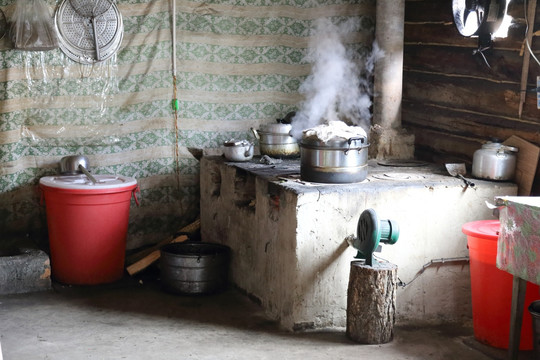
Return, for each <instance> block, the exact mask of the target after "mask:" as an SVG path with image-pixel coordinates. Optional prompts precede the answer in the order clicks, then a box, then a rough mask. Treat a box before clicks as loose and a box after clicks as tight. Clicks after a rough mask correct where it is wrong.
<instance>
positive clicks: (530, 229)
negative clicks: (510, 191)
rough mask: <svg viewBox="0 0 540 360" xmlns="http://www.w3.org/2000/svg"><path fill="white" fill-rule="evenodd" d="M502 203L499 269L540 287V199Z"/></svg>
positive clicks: (509, 199)
mask: <svg viewBox="0 0 540 360" xmlns="http://www.w3.org/2000/svg"><path fill="white" fill-rule="evenodd" d="M500 200H502V204H503V205H504V207H503V208H501V211H500V221H501V230H500V233H499V242H498V248H497V267H498V268H499V269H501V270H504V271H507V272H509V273H510V274H512V275H515V276H518V277H520V278H522V279H524V280H527V281H530V282H532V283H535V284H539V285H540V197H509V198H501V199H500Z"/></svg>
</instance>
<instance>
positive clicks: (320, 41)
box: [292, 19, 382, 139]
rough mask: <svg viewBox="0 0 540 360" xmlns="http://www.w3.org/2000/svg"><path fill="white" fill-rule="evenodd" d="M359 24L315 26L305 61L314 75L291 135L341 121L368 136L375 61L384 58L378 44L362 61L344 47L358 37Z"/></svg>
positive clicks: (304, 91)
mask: <svg viewBox="0 0 540 360" xmlns="http://www.w3.org/2000/svg"><path fill="white" fill-rule="evenodd" d="M358 30H359V20H358V19H351V20H349V21H345V22H343V23H341V24H338V25H336V24H333V23H332V22H331V21H330V20H329V19H318V20H317V21H316V22H315V28H314V30H313V36H312V38H311V41H310V42H309V49H308V53H307V56H306V60H307V61H308V62H310V63H312V69H311V74H310V75H309V76H308V77H307V78H306V80H305V81H304V82H303V83H302V85H301V86H300V89H299V91H300V93H301V94H302V95H304V102H302V103H301V104H300V109H299V110H298V111H297V113H296V116H295V117H294V119H293V122H292V124H293V130H292V135H293V136H294V137H295V138H297V139H299V138H301V136H302V131H303V130H304V129H308V128H310V127H314V126H317V125H319V124H323V123H326V122H328V121H335V120H342V121H345V122H347V123H349V124H350V125H355V126H361V127H362V128H364V129H365V130H366V132H367V130H368V129H369V126H370V122H371V112H370V107H371V94H372V86H371V81H370V78H371V75H372V73H373V68H374V63H375V61H376V60H377V59H378V58H379V57H381V56H382V50H380V49H379V48H378V46H377V44H374V45H373V50H372V52H371V53H370V54H369V55H368V56H366V57H362V56H361V55H360V54H358V53H357V52H355V51H353V50H352V49H348V48H347V47H346V45H345V41H346V40H347V38H349V37H351V35H353V34H355V33H357V32H358Z"/></svg>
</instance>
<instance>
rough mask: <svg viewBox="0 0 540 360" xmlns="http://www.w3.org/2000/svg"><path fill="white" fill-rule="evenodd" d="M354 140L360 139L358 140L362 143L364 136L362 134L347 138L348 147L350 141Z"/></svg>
mask: <svg viewBox="0 0 540 360" xmlns="http://www.w3.org/2000/svg"><path fill="white" fill-rule="evenodd" d="M356 140H360V142H361V143H362V144H363V143H364V140H365V138H364V137H362V136H359V137H352V138H349V140H347V144H349V147H351V144H352V142H353V141H356Z"/></svg>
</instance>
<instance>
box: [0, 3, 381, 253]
mask: <svg viewBox="0 0 540 360" xmlns="http://www.w3.org/2000/svg"><path fill="white" fill-rule="evenodd" d="M58 3H59V2H58ZM13 4H14V3H13V0H3V1H0V7H1V8H2V10H3V11H4V12H5V13H6V14H7V15H8V17H9V15H10V13H11V12H12V11H13ZM48 4H49V5H50V6H51V8H54V7H55V6H56V4H57V3H55V2H53V1H52V0H49V1H48ZM117 5H118V8H119V10H120V12H121V14H122V16H123V21H124V31H125V32H124V39H123V42H122V46H121V48H120V50H119V51H118V53H117V55H115V56H114V57H113V58H111V59H109V60H107V61H105V62H102V63H99V64H96V65H94V66H88V65H80V64H78V63H75V62H73V61H72V60H70V59H68V58H67V57H66V56H64V54H63V53H62V52H61V51H60V50H59V49H57V50H52V51H48V52H27V51H20V50H13V49H12V48H11V45H10V42H9V41H8V39H7V37H4V38H3V39H2V40H1V41H0V54H1V63H0V88H1V91H0V231H1V234H4V235H6V234H12V233H18V232H22V233H30V234H44V233H45V229H46V223H45V208H44V206H43V205H40V196H39V191H38V189H37V182H38V180H39V178H40V177H42V176H44V175H50V174H54V173H55V172H56V170H57V163H58V161H59V160H60V158H61V157H63V156H67V155H73V154H84V155H86V156H88V157H89V159H90V164H91V167H92V170H93V172H94V173H96V174H120V175H125V176H131V177H135V178H136V179H137V180H138V182H139V184H140V187H141V205H140V207H137V206H135V204H133V205H132V207H131V215H130V227H129V236H128V248H136V247H139V246H142V245H144V244H147V243H152V242H155V241H158V240H161V239H163V238H164V237H165V236H168V235H169V234H170V233H171V232H174V230H175V229H178V228H179V227H180V226H182V225H185V224H187V223H190V222H191V221H193V220H194V219H195V218H196V217H197V216H198V213H199V164H198V161H197V159H195V157H194V156H193V155H192V154H191V152H190V151H189V149H190V148H198V149H203V148H219V146H220V145H221V144H222V143H223V142H224V141H226V140H228V139H229V138H233V137H234V138H251V134H250V132H249V128H250V127H258V126H259V125H260V124H261V123H267V122H271V121H274V119H275V118H277V117H280V116H283V115H285V114H286V113H287V112H289V111H291V110H296V109H297V105H298V103H299V102H300V101H301V100H302V99H301V97H300V95H299V93H298V88H299V86H300V84H301V83H302V81H303V80H304V79H305V77H306V76H307V75H308V74H309V72H310V65H309V64H308V63H306V61H305V60H304V56H305V54H306V48H307V45H308V40H309V38H310V29H311V28H312V24H313V21H314V20H315V19H317V18H320V17H331V18H332V19H333V21H336V22H339V21H341V20H344V19H346V18H350V17H358V18H359V19H360V23H361V28H362V29H361V31H360V32H358V34H356V36H355V38H354V39H353V40H352V45H351V46H353V47H356V48H357V50H358V51H365V50H366V49H368V48H369V47H370V46H371V42H372V38H373V28H374V11H375V10H374V8H375V0H330V1H323V0H236V1H233V0H224V1H220V0H210V1H185V0H177V3H176V6H177V14H176V16H177V20H176V27H177V29H176V47H177V48H176V60H177V98H178V100H179V111H178V133H176V131H175V118H174V112H173V110H172V107H171V100H172V99H173V97H174V94H173V89H174V87H173V78H172V31H171V28H172V26H171V24H172V23H171V18H172V17H171V11H170V8H171V2H170V0H169V1H168V0H156V1H150V0H146V1H145V0H140V1H138V0H118V1H117ZM176 134H177V135H178V136H176ZM176 146H177V147H178V151H179V159H178V162H179V168H178V172H177V170H176V166H175V148H176ZM201 211H204V209H201Z"/></svg>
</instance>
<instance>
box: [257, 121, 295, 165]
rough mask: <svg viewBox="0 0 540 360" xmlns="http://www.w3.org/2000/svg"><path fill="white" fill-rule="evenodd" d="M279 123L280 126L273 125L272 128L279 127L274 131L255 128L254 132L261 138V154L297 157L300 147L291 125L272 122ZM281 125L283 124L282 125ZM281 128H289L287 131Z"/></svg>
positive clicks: (276, 156) (277, 156)
mask: <svg viewBox="0 0 540 360" xmlns="http://www.w3.org/2000/svg"><path fill="white" fill-rule="evenodd" d="M272 125H277V126H278V127H275V126H274V127H272V129H274V130H275V129H278V130H276V131H278V132H274V131H262V130H255V129H253V128H252V129H251V130H252V131H253V134H255V137H256V138H257V139H259V150H260V152H261V155H268V156H271V157H275V158H295V157H298V156H299V155H300V147H299V146H298V141H296V139H295V138H294V137H292V135H291V134H290V133H289V132H290V125H288V124H272ZM280 125H281V126H280ZM281 129H287V131H286V132H285V131H282V130H281Z"/></svg>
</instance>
